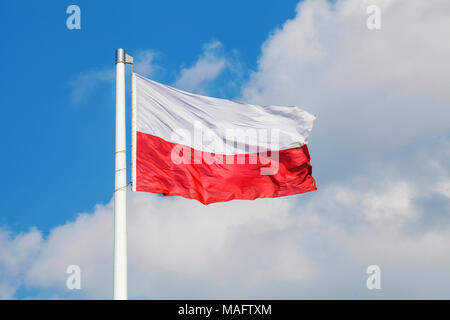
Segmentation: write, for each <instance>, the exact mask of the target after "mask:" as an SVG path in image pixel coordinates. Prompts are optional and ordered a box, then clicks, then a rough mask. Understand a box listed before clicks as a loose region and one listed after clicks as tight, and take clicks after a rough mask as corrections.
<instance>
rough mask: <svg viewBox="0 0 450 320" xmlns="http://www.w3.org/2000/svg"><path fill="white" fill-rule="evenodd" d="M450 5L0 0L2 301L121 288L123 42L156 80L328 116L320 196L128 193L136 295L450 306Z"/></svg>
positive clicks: (317, 128) (319, 125) (322, 119)
mask: <svg viewBox="0 0 450 320" xmlns="http://www.w3.org/2000/svg"><path fill="white" fill-rule="evenodd" d="M70 4H77V5H78V6H79V7H80V8H81V30H68V29H67V28H66V19H67V17H68V15H67V14H66V8H67V7H68V6H69V5H70ZM369 5H376V6H378V8H379V9H380V19H381V20H380V21H381V25H380V26H381V28H380V29H375V30H374V29H370V28H369V27H368V26H367V23H366V22H367V19H368V16H369V14H368V13H367V8H368V6H369ZM122 7H123V8H122ZM449 16H450V3H449V2H448V0H434V1H423V0H367V1H361V0H336V1H327V0H305V1H300V2H298V1H291V0H285V1H279V2H273V1H191V2H187V1H151V2H150V1H129V2H128V3H127V4H126V5H123V2H120V3H119V2H117V1H108V2H107V1H102V2H100V1H77V2H75V3H72V2H66V1H40V2H31V1H26V2H25V1H3V2H1V3H0V27H1V29H0V30H1V31H2V32H1V42H2V50H1V52H0V58H1V59H2V61H3V64H2V67H1V74H2V77H1V80H0V81H1V86H0V87H1V90H2V92H1V93H2V94H1V95H0V99H1V100H0V105H1V106H2V108H1V111H0V112H1V117H0V121H1V123H0V130H1V132H0V134H1V136H3V137H4V141H5V146H4V151H3V153H2V157H1V160H0V161H1V163H0V165H1V167H2V168H3V172H4V173H3V175H2V178H3V183H2V184H1V185H0V188H1V194H2V201H1V202H0V212H1V215H0V248H1V250H0V299H1V298H104V299H110V298H111V297H112V271H113V270H112V258H113V248H112V244H113V233H112V230H113V205H112V202H111V199H112V195H113V189H114V186H113V184H114V117H115V101H114V97H115V95H114V51H115V49H116V48H118V47H123V48H125V49H126V50H127V52H128V53H130V54H131V55H133V56H134V58H135V68H136V70H139V72H140V73H141V74H144V75H145V76H148V77H150V78H152V79H154V80H156V81H159V82H162V83H166V84H170V85H173V86H176V87H179V88H182V89H185V90H188V91H195V92H199V93H204V94H208V95H212V96H218V97H222V98H230V99H239V100H241V101H246V102H250V103H255V104H262V105H268V104H276V105H288V106H289V105H297V106H300V107H301V108H303V109H305V110H306V111H309V112H311V113H313V114H316V115H317V120H316V121H315V125H314V129H313V131H312V133H311V136H310V140H309V145H308V147H309V150H310V153H311V157H312V162H311V163H312V166H313V176H314V177H315V178H316V180H317V185H318V190H317V191H316V192H311V193H308V194H302V195H295V196H291V197H283V198H277V199H258V200H255V201H230V202H226V203H218V204H214V205H210V206H202V205H201V204H199V203H197V202H196V201H191V200H188V199H183V198H179V197H171V198H163V197H160V196H156V195H153V194H146V193H132V192H128V194H127V199H128V201H127V208H128V209H127V212H128V216H127V219H128V220H127V223H128V226H127V227H128V258H129V259H128V263H129V296H130V298H144V299H145V298H150V299H165V298H168V299H178V298H185V299H186V298H192V299H196V298H203V299H212V298H226V299H229V298H235V299H239V298H248V299H257V298H265V299H277V298H287V299H305V298H306V299H310V298H333V299H345V298H350V299H355V298H356V299H361V298H363V299H379V298H384V299H391V298H401V299H404V298H425V299H426V298H436V299H441V298H446V299H448V298H449V291H448V288H449V283H450V276H449V273H448V270H449V269H450V259H449V257H450V236H449V235H450V216H449V213H450V122H449V121H448V119H450V109H449V105H450V64H449V63H448V57H449V56H450V42H449V41H448V34H449V33H450V19H448V17H449ZM128 70H129V69H128ZM127 77H128V78H127V80H129V74H127ZM127 85H128V89H129V81H127ZM129 98H130V97H129V95H128V96H127V103H128V106H127V107H128V120H129V119H130V118H129V101H130V99H129ZM128 123H129V121H128ZM129 138H130V136H129V134H128V141H129V140H130V139H129ZM128 145H129V143H128ZM73 264H76V265H79V266H80V268H81V271H82V290H79V291H76V290H74V291H70V290H68V289H67V287H66V285H65V283H66V277H67V274H66V272H65V271H66V268H67V266H69V265H73ZM373 264H375V265H378V266H379V267H380V269H381V274H382V280H381V282H382V289H381V290H368V289H367V287H366V278H367V274H366V268H367V267H368V266H369V265H373Z"/></svg>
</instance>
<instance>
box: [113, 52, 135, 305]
mask: <svg viewBox="0 0 450 320" xmlns="http://www.w3.org/2000/svg"><path fill="white" fill-rule="evenodd" d="M127 58H131V57H129V56H128V55H127V54H126V53H125V50H124V49H117V50H116V153H115V189H114V299H115V300H126V299H127V298H128V293H127V211H126V210H127V207H126V205H127V153H126V132H125V129H126V127H125V64H126V63H130V60H129V59H127ZM131 63H132V59H131Z"/></svg>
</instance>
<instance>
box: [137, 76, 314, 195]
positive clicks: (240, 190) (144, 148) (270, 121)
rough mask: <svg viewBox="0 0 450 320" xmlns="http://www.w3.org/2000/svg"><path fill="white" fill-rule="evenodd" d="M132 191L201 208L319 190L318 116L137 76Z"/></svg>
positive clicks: (296, 108)
mask: <svg viewBox="0 0 450 320" xmlns="http://www.w3.org/2000/svg"><path fill="white" fill-rule="evenodd" d="M132 92H133V94H132V100H133V101H132V114H133V116H132V118H133V119H132V139H133V150H132V162H133V165H132V183H133V190H134V191H145V192H152V193H159V194H163V195H165V196H182V197H185V198H191V199H196V200H198V201H200V202H201V203H203V204H209V203H213V202H220V201H228V200H232V199H256V198H266V197H281V196H288V195H293V194H297V193H303V192H308V191H313V190H316V185H315V181H314V178H313V177H312V175H311V164H310V155H309V152H308V147H307V142H308V136H309V134H310V132H311V130H312V127H313V122H314V119H315V116H314V115H312V114H310V113H308V112H306V111H303V110H301V109H300V108H298V107H287V106H264V107H263V106H257V105H251V104H244V103H239V102H234V101H229V100H224V99H217V98H211V97H206V96H201V95H197V94H192V93H188V92H184V91H182V90H179V89H175V88H172V87H169V86H165V85H162V84H160V83H157V82H154V81H152V80H149V79H146V78H144V77H142V76H140V75H138V74H136V73H134V74H133V75H132Z"/></svg>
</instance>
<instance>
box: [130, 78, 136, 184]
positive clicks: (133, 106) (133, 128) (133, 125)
mask: <svg viewBox="0 0 450 320" xmlns="http://www.w3.org/2000/svg"><path fill="white" fill-rule="evenodd" d="M136 109H137V108H136V76H135V74H134V72H133V73H132V74H131V186H132V189H131V190H132V191H136Z"/></svg>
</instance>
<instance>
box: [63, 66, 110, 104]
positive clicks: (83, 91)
mask: <svg viewBox="0 0 450 320" xmlns="http://www.w3.org/2000/svg"><path fill="white" fill-rule="evenodd" d="M114 80H115V70H114V69H113V68H111V69H103V70H90V71H87V72H84V73H80V74H78V75H76V76H75V77H73V78H72V79H71V80H70V82H69V86H70V87H71V90H72V91H71V102H72V103H74V104H77V103H80V102H85V101H86V100H88V97H89V96H90V95H91V94H92V93H93V92H94V91H95V89H97V88H98V87H99V85H102V84H109V85H111V84H112V83H114Z"/></svg>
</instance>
